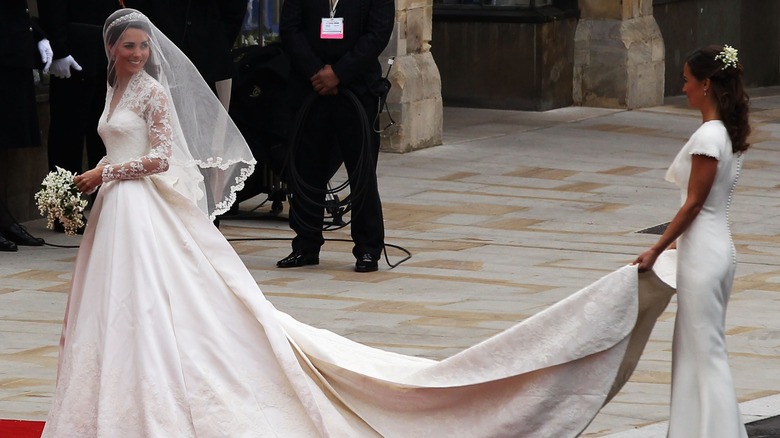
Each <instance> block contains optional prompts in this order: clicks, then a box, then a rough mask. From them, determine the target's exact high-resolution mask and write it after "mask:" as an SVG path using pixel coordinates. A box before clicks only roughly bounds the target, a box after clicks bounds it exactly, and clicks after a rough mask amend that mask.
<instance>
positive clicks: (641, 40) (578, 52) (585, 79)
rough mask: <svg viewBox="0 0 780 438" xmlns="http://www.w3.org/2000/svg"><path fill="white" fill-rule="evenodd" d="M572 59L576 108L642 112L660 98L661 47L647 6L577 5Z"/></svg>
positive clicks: (646, 0)
mask: <svg viewBox="0 0 780 438" xmlns="http://www.w3.org/2000/svg"><path fill="white" fill-rule="evenodd" d="M579 5H580V10H581V16H580V21H579V23H578V25H577V32H576V36H575V53H574V84H573V100H574V103H575V104H577V105H586V106H597V107H608V108H641V107H647V106H654V105H659V104H661V103H662V102H663V98H664V45H663V38H662V36H661V31H660V29H659V28H658V25H657V24H656V22H655V19H654V18H653V9H652V7H653V4H652V1H651V0H581V1H580V3H579Z"/></svg>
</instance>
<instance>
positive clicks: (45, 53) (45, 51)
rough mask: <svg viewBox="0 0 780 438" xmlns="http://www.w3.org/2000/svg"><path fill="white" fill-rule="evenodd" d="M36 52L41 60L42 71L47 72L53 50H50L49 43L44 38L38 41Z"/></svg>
mask: <svg viewBox="0 0 780 438" xmlns="http://www.w3.org/2000/svg"><path fill="white" fill-rule="evenodd" d="M38 53H40V54H41V62H43V72H44V73H48V72H49V67H51V61H52V58H53V57H54V52H52V50H51V43H49V40H47V39H46V38H44V39H42V40H40V41H38Z"/></svg>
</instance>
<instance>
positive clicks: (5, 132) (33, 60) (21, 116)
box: [0, 0, 52, 251]
mask: <svg viewBox="0 0 780 438" xmlns="http://www.w3.org/2000/svg"><path fill="white" fill-rule="evenodd" d="M36 46H37V50H36ZM51 57H52V50H51V45H50V44H49V40H48V39H46V38H45V37H44V35H43V32H41V30H40V28H39V27H38V26H37V24H36V23H35V22H34V21H32V19H31V18H30V11H29V9H28V8H27V1H26V0H3V1H2V2H0V102H2V103H3V104H2V105H0V251H16V250H17V245H30V246H40V245H43V243H44V242H43V239H39V238H36V237H34V236H32V235H31V234H30V233H28V232H27V229H26V228H25V227H24V226H22V225H20V224H19V223H18V222H17V221H16V219H15V218H14V217H13V215H12V214H11V212H10V210H9V209H8V206H7V204H6V201H7V200H8V199H9V198H10V194H9V193H8V191H9V178H10V177H11V176H10V175H11V174H12V172H11V171H10V169H12V167H13V166H18V165H19V163H17V162H14V161H16V160H14V159H13V158H12V157H13V156H15V155H16V154H14V155H11V154H9V153H8V152H10V151H11V150H17V149H20V148H26V147H34V146H40V131H39V130H38V113H37V109H36V101H35V84H34V82H33V75H32V71H33V68H36V67H39V68H48V67H49V65H50V64H51ZM10 186H11V187H13V185H10Z"/></svg>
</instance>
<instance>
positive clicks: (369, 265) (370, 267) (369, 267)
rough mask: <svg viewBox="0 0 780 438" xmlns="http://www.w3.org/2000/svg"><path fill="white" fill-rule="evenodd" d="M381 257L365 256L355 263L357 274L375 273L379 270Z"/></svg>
mask: <svg viewBox="0 0 780 438" xmlns="http://www.w3.org/2000/svg"><path fill="white" fill-rule="evenodd" d="M378 260H379V257H374V256H372V255H371V254H368V253H366V254H363V255H362V256H360V257H359V258H358V259H357V261H356V262H355V272H374V271H376V270H377V269H379V263H378Z"/></svg>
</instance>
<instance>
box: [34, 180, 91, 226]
mask: <svg viewBox="0 0 780 438" xmlns="http://www.w3.org/2000/svg"><path fill="white" fill-rule="evenodd" d="M74 176H76V175H74V174H73V173H72V172H70V171H67V170H65V169H63V168H61V167H57V170H56V171H54V172H49V174H48V175H46V178H44V179H43V182H41V190H40V191H39V192H38V193H36V194H35V202H37V203H38V210H39V211H40V212H41V215H42V216H45V217H46V218H47V219H48V221H49V223H48V224H47V225H46V226H47V228H49V229H50V230H51V229H53V228H54V222H55V221H59V222H60V223H61V224H62V226H63V228H65V234H67V235H68V236H73V235H75V234H76V231H77V230H78V229H79V228H82V227H83V226H84V209H85V208H86V207H87V200H86V199H82V198H81V193H80V192H79V190H78V188H77V187H76V184H75V183H74V182H73V177H74Z"/></svg>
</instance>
